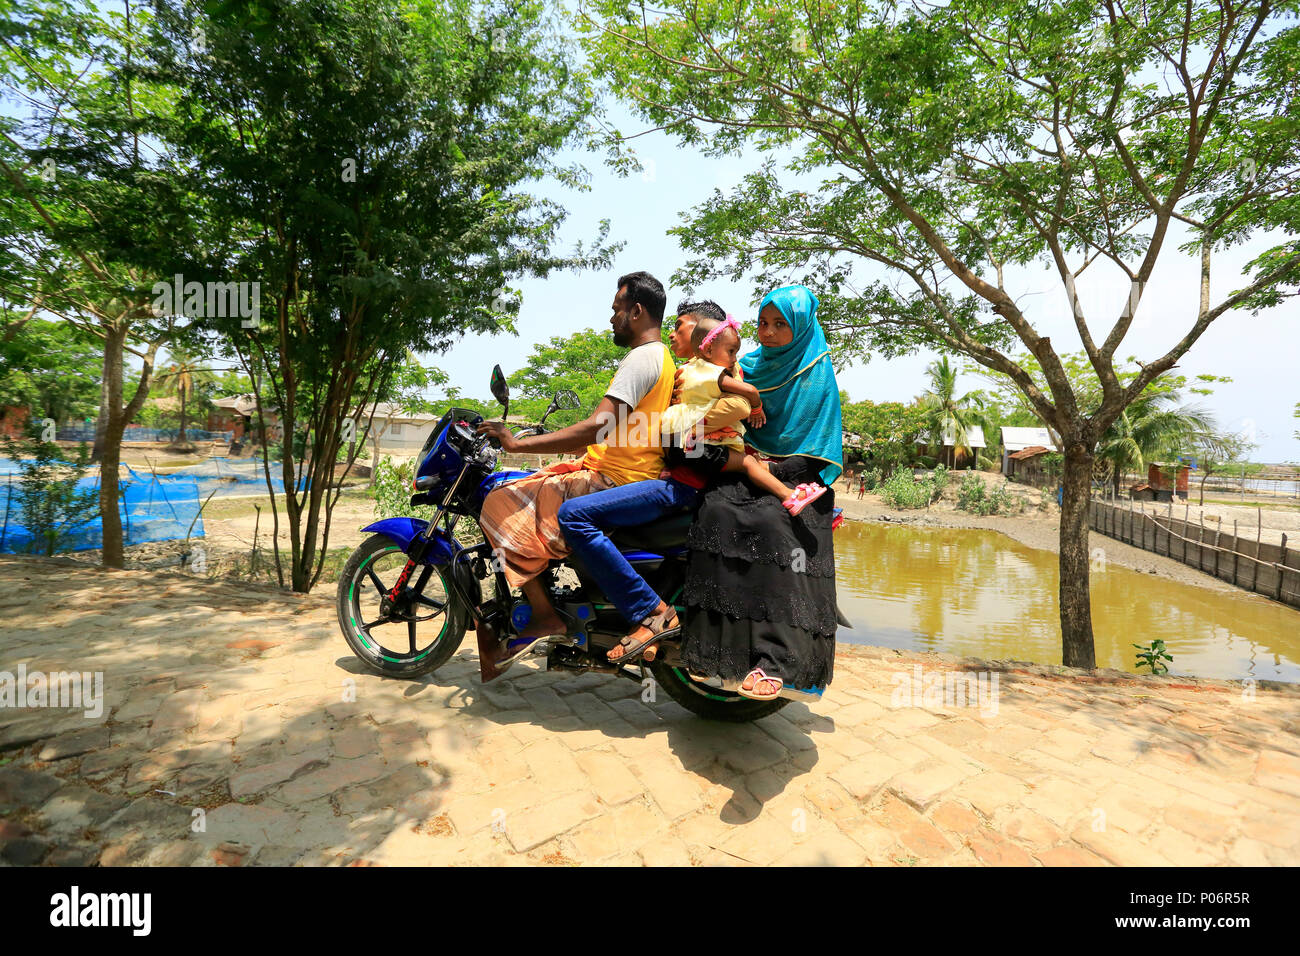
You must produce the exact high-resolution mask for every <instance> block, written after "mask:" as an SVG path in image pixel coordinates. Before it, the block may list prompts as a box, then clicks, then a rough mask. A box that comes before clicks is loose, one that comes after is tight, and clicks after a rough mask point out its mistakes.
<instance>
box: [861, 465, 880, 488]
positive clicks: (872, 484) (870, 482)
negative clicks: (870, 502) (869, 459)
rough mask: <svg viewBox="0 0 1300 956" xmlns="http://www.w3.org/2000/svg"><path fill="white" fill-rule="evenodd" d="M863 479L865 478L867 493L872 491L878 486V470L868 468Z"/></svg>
mask: <svg viewBox="0 0 1300 956" xmlns="http://www.w3.org/2000/svg"><path fill="white" fill-rule="evenodd" d="M863 477H864V478H866V482H867V485H866V487H867V491H874V490H875V488H876V486H877V485H879V484H880V469H879V468H868V469H867V470H866V472H865V473H864V475H863Z"/></svg>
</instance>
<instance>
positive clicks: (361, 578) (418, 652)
mask: <svg viewBox="0 0 1300 956" xmlns="http://www.w3.org/2000/svg"><path fill="white" fill-rule="evenodd" d="M405 563H406V555H405V554H404V553H403V552H402V549H401V548H400V547H398V545H397V543H396V542H395V541H393V540H392V539H391V538H388V537H386V536H384V535H382V534H376V535H372V536H371V537H369V538H367V539H366V540H365V541H363V542H362V543H361V547H359V548H357V550H356V551H354V552H352V556H351V557H349V558H348V560H347V563H346V564H345V565H344V566H343V572H342V573H341V574H340V575H339V586H338V593H337V597H336V601H335V603H336V606H337V608H338V618H339V627H340V628H341V629H342V631H343V637H344V639H345V640H346V641H347V642H348V647H350V648H351V649H352V653H354V654H355V655H356V656H357V657H358V658H360V660H361V662H362V663H363V664H365V665H366V668H367V669H368V670H369V671H371V672H372V673H375V674H382V675H384V676H386V677H402V678H408V679H409V678H412V677H419V676H421V675H423V674H427V673H429V672H430V671H433V670H437V669H438V668H439V667H441V666H442V665H443V664H445V663H446V662H447V661H448V659H449V658H450V657H451V655H452V654H455V653H456V649H457V648H458V647H460V643H461V641H462V640H463V639H464V637H465V631H466V630H467V629H468V628H469V624H470V612H469V608H467V607H465V606H464V605H463V603H462V602H461V601H460V600H459V599H458V598H457V597H456V592H455V591H454V590H453V589H452V586H451V570H450V568H447V567H440V566H435V567H434V568H433V572H432V574H431V575H430V576H429V580H428V582H427V583H426V585H425V587H424V589H423V592H422V593H421V594H420V595H418V596H416V597H417V600H416V602H415V603H416V605H418V606H417V608H416V611H415V613H414V616H415V617H416V620H414V621H409V620H404V619H391V618H390V619H385V618H384V616H383V615H382V614H381V612H380V609H379V603H380V593H381V591H387V590H389V589H391V588H392V587H393V585H394V584H396V582H397V576H398V574H399V573H400V572H401V569H402V566H403V565H404V564H405ZM422 570H423V568H417V569H416V571H415V573H414V574H412V575H411V581H412V582H415V581H418V580H419V577H420V572H421V571H422ZM411 586H412V585H411V584H408V587H411ZM386 642H387V643H386ZM399 644H400V645H403V646H401V647H399V646H397V645H399Z"/></svg>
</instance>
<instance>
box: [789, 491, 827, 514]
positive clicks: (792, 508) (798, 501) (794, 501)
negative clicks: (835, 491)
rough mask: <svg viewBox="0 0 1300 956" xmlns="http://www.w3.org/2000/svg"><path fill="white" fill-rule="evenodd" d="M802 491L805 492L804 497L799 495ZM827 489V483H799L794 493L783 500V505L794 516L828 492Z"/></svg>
mask: <svg viewBox="0 0 1300 956" xmlns="http://www.w3.org/2000/svg"><path fill="white" fill-rule="evenodd" d="M801 491H802V492H803V493H804V494H803V497H802V498H800V497H797V495H798V494H799V492H801ZM826 491H827V488H826V486H825V485H818V484H811V485H810V484H803V485H799V486H798V487H797V488H795V490H794V493H793V494H791V495H790V497H789V498H787V499H785V501H783V502H781V506H782V507H783V508H785V510H786V511H788V512H790V517H792V518H793V517H794V516H795V515H797V514H798V513H799V512H801V511H803V509H804V508H807V507H808V506H809V505H810V504H812V503H813V502H814V501H816V500H817V499H818V498H820V497H821V496H822V495H824V494H826Z"/></svg>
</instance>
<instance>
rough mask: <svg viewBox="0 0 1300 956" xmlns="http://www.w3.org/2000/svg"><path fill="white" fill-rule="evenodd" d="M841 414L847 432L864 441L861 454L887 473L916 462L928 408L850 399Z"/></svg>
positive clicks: (899, 403) (842, 407) (864, 458)
mask: <svg viewBox="0 0 1300 956" xmlns="http://www.w3.org/2000/svg"><path fill="white" fill-rule="evenodd" d="M841 417H842V419H843V423H844V431H845V432H846V433H847V434H849V435H855V436H857V437H858V438H859V439H860V440H861V445H860V446H859V448H860V450H859V451H858V455H859V456H860V457H861V458H862V459H863V460H865V461H869V462H871V463H872V464H873V465H875V466H876V467H878V468H879V469H881V470H882V472H884V473H889V472H892V471H893V470H894V469H895V468H898V467H900V466H903V465H908V464H910V463H911V462H912V460H913V459H914V458H915V456H916V443H917V440H918V438H919V437H920V435H921V433H922V432H923V431H924V429H925V413H924V411H923V410H922V409H921V408H920V407H919V406H917V405H904V404H902V403H901V402H869V401H862V402H850V403H847V404H843V405H842V406H841ZM846 450H850V449H849V448H848V447H847V446H846Z"/></svg>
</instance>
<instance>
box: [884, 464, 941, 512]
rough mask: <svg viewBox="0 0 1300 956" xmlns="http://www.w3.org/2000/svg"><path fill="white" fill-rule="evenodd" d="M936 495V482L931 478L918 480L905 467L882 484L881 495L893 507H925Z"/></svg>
mask: <svg viewBox="0 0 1300 956" xmlns="http://www.w3.org/2000/svg"><path fill="white" fill-rule="evenodd" d="M933 496H934V482H933V481H932V480H931V479H930V478H924V479H922V480H921V481H917V480H916V479H915V478H913V477H912V475H911V473H910V472H909V471H907V469H905V468H900V469H898V470H897V471H895V472H894V473H893V474H892V475H890V476H889V480H888V481H886V482H885V483H884V484H883V485H881V486H880V497H881V498H883V499H885V503H886V504H888V505H889V506H890V507H891V508H899V509H904V508H924V507H925V506H926V505H928V504H929V503H930V500H931V498H932V497H933Z"/></svg>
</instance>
